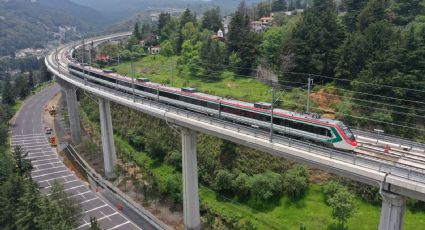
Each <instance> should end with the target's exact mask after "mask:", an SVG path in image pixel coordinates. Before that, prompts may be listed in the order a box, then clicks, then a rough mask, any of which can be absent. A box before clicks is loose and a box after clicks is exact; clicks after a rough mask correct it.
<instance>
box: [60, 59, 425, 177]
mask: <svg viewBox="0 0 425 230" xmlns="http://www.w3.org/2000/svg"><path fill="white" fill-rule="evenodd" d="M55 58H57V57H55ZM56 61H58V62H59V59H56ZM53 64H54V63H53ZM53 66H55V65H53ZM61 68H62V72H61V73H62V74H64V72H67V70H66V69H65V68H63V67H61ZM58 71H59V70H58ZM66 76H67V77H68V78H71V79H72V80H74V81H78V82H80V83H81V84H84V85H85V86H87V87H91V88H94V89H97V90H101V91H104V92H108V93H110V94H112V95H115V96H119V97H121V98H125V99H127V100H130V101H132V100H133V98H134V96H133V95H132V94H130V93H124V92H120V91H116V90H113V89H111V88H107V87H104V86H100V85H97V84H93V83H91V82H87V81H84V80H82V79H80V78H77V77H75V76H72V75H68V74H67V75H66ZM135 98H136V100H135V103H136V104H143V105H147V106H150V107H153V108H156V109H160V110H163V111H165V112H168V113H174V114H177V115H180V116H184V117H187V118H190V119H194V120H197V121H200V122H205V123H207V124H211V125H215V126H218V127H221V128H225V129H229V130H233V131H236V132H239V133H242V134H246V135H250V136H253V137H256V138H262V139H265V140H268V139H269V133H268V132H264V131H261V130H259V129H255V128H251V127H247V126H243V125H240V124H235V123H231V122H227V121H223V120H219V119H217V118H213V117H210V116H206V115H203V114H199V113H195V112H191V111H187V110H183V109H180V108H177V107H173V106H170V105H165V104H162V103H158V102H156V101H152V100H148V99H142V98H140V97H135ZM273 143H278V144H281V145H285V146H289V147H294V148H297V149H299V150H303V151H306V152H309V153H314V154H317V155H320V156H324V157H328V158H329V159H336V160H339V161H342V162H346V163H350V164H353V165H356V166H361V167H364V168H367V169H371V170H375V171H377V172H381V173H387V174H391V175H395V176H398V177H401V178H404V179H408V180H411V181H415V182H420V183H425V170H424V169H421V168H417V167H413V166H408V165H403V164H400V163H396V162H389V161H384V160H380V159H376V158H373V157H367V156H361V155H357V154H352V153H347V152H343V151H340V150H336V149H332V148H326V147H321V146H317V145H314V144H310V143H305V142H302V141H300V140H296V139H293V138H289V137H284V136H278V135H275V136H274V138H273Z"/></svg>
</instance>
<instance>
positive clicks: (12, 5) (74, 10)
mask: <svg viewBox="0 0 425 230" xmlns="http://www.w3.org/2000/svg"><path fill="white" fill-rule="evenodd" d="M101 20H102V16H101V15H100V14H99V13H97V12H96V11H95V10H92V9H90V8H86V7H83V6H79V5H77V4H75V3H72V2H69V1H68V0H39V1H36V2H30V1H29V0H14V1H0V56H4V55H12V56H13V53H14V52H15V51H16V50H17V49H23V48H29V47H30V48H37V47H44V46H45V45H46V44H48V43H50V42H51V41H55V40H58V38H55V37H54V33H59V27H63V28H65V27H75V28H76V32H74V31H70V32H69V33H68V34H67V35H66V38H65V39H67V40H69V39H72V38H76V37H78V35H79V34H81V33H84V32H88V31H92V30H96V29H97V28H96V26H99V25H100V24H101Z"/></svg>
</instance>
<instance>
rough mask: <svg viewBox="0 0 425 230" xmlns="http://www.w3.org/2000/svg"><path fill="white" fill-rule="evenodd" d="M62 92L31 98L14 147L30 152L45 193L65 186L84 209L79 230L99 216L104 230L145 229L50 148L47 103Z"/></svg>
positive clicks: (18, 124) (15, 130)
mask: <svg viewBox="0 0 425 230" xmlns="http://www.w3.org/2000/svg"><path fill="white" fill-rule="evenodd" d="M58 92H60V87H59V86H57V85H55V86H53V87H49V88H47V89H46V90H44V91H42V92H40V93H38V94H36V95H34V96H32V97H31V98H29V99H28V100H27V101H26V102H25V104H24V106H23V107H22V108H21V109H20V111H19V113H18V115H17V116H16V121H15V125H14V127H13V130H12V138H11V141H12V147H14V146H21V147H22V148H23V149H24V150H26V151H28V152H29V153H28V158H29V159H30V160H31V163H32V165H33V167H34V169H33V171H32V173H31V175H32V178H33V179H34V181H36V182H37V183H38V184H39V186H40V188H41V191H42V193H44V194H48V193H49V188H50V187H51V185H52V183H53V182H54V181H57V182H59V183H61V184H62V185H63V186H64V189H65V191H66V192H67V193H69V196H70V197H72V198H74V199H75V200H76V202H77V203H78V204H79V205H80V207H81V209H82V217H81V218H80V221H79V226H78V227H77V229H88V228H89V224H90V217H96V219H97V220H98V222H99V224H100V226H101V227H102V229H122V230H124V229H142V228H140V227H139V226H137V225H136V224H134V223H133V222H132V221H130V220H129V219H128V218H127V217H125V216H124V215H122V214H121V212H120V211H118V210H116V209H115V207H114V206H113V205H111V204H110V203H108V202H107V201H106V200H105V199H104V198H103V197H101V196H99V195H98V194H96V193H95V192H93V191H91V190H90V189H89V188H88V187H87V186H86V185H85V184H84V182H82V181H81V180H80V179H79V178H78V177H77V176H76V175H75V174H74V173H73V172H72V171H70V170H69V169H68V168H67V167H66V166H65V165H64V163H63V162H62V160H61V159H60V157H59V156H58V154H57V152H56V150H55V149H53V148H51V147H50V144H49V143H48V141H47V136H46V135H45V134H44V132H43V121H42V116H43V114H44V113H45V111H44V107H45V105H46V104H47V102H48V101H49V100H50V99H51V98H52V97H53V96H54V95H55V94H57V93H58ZM141 226H142V225H141Z"/></svg>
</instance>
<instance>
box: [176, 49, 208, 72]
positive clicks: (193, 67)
mask: <svg viewBox="0 0 425 230" xmlns="http://www.w3.org/2000/svg"><path fill="white" fill-rule="evenodd" d="M199 50H200V44H199V43H197V44H195V45H193V44H192V42H190V41H185V42H184V43H183V45H182V51H181V55H180V56H179V58H178V59H177V70H178V71H179V73H181V74H183V75H187V76H191V77H199V76H200V75H201V73H202V68H201V59H200V56H199Z"/></svg>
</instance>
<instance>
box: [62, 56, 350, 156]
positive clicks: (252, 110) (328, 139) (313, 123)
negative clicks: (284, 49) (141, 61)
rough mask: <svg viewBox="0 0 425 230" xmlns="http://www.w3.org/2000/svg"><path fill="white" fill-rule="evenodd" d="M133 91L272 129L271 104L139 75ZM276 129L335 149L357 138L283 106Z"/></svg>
mask: <svg viewBox="0 0 425 230" xmlns="http://www.w3.org/2000/svg"><path fill="white" fill-rule="evenodd" d="M68 58H69V59H70V61H71V62H70V63H69V64H68V70H69V72H70V73H71V74H72V75H74V76H76V77H79V78H82V79H85V80H87V81H90V82H95V83H96V84H101V85H103V86H106V87H109V88H114V89H117V90H120V91H125V92H128V93H132V92H133V89H132V85H133V84H132V80H131V79H130V78H127V77H123V76H121V75H118V74H115V73H112V72H110V71H106V70H100V69H96V68H93V67H90V66H87V65H85V64H80V63H77V62H74V61H73V60H72V58H70V57H68ZM134 92H135V94H137V95H138V96H140V97H144V98H149V99H151V100H156V101H160V102H162V103H167V104H170V105H173V106H177V107H180V108H184V109H188V110H191V111H195V112H199V113H204V114H208V115H211V116H216V117H218V118H220V119H226V120H230V121H232V122H237V123H240V124H244V125H248V126H252V127H256V128H259V129H265V130H270V120H271V111H270V110H271V105H270V104H269V103H254V104H252V103H246V102H242V101H237V100H233V99H225V98H221V97H217V96H213V95H208V94H203V93H199V92H196V89H194V88H182V89H180V88H174V87H167V86H164V85H161V84H157V83H152V82H149V80H148V79H146V78H139V79H137V80H136V81H135V83H134ZM273 131H274V133H276V134H277V135H287V136H292V137H296V138H299V139H303V140H307V141H311V142H314V143H318V144H321V145H324V146H329V147H333V148H335V149H340V150H346V151H353V150H354V149H355V147H356V146H357V141H356V139H355V137H354V135H353V133H352V132H351V131H350V129H349V128H348V127H347V126H346V125H345V124H344V123H343V122H341V121H337V120H331V119H323V118H318V117H315V116H310V115H305V114H299V113H295V112H291V111H287V110H282V109H274V110H273Z"/></svg>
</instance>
